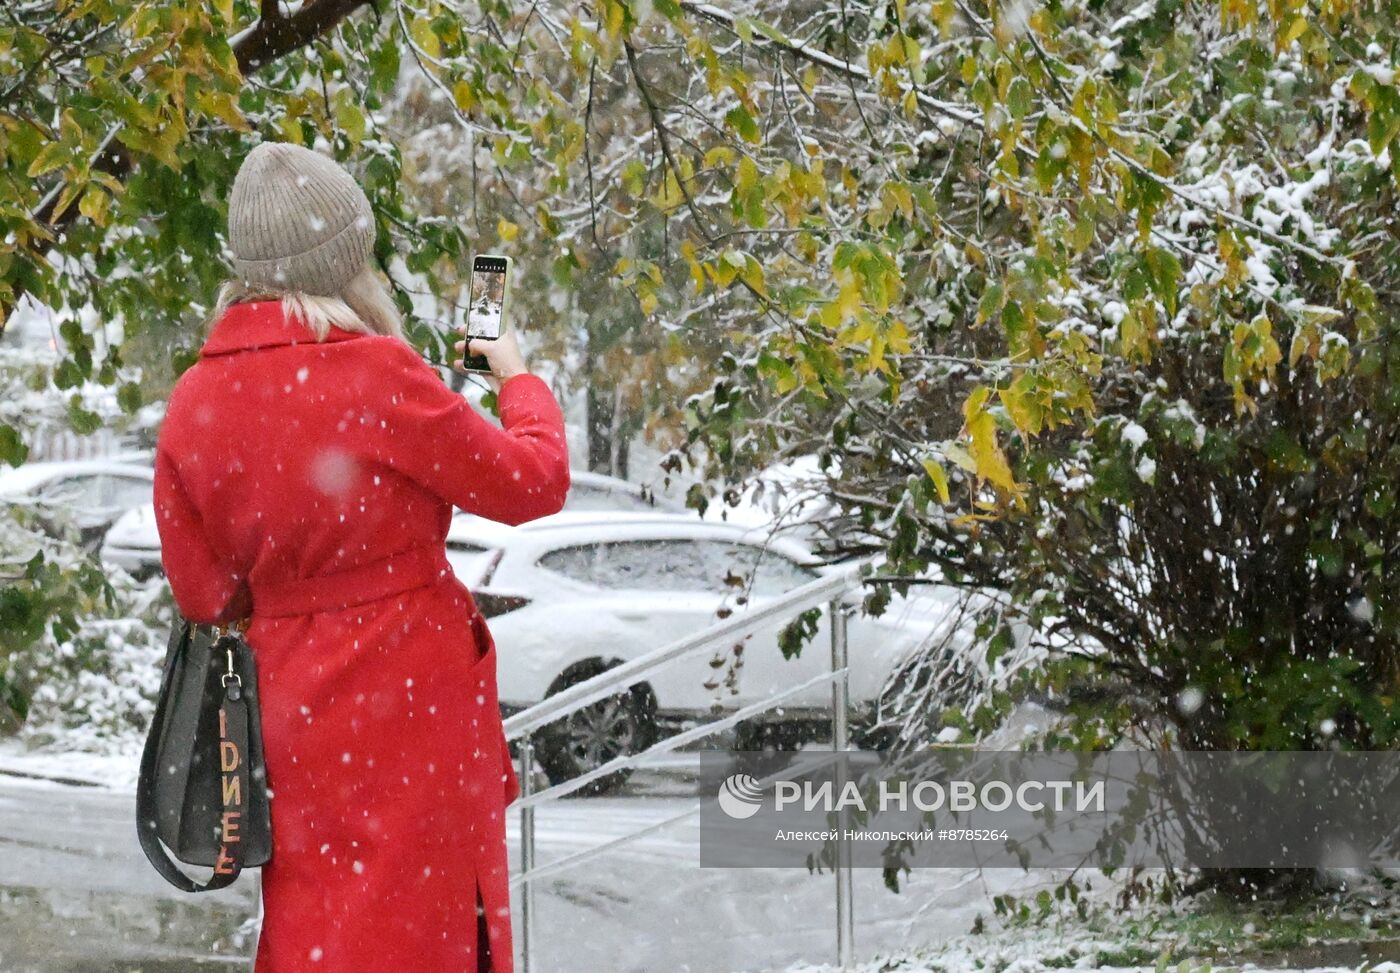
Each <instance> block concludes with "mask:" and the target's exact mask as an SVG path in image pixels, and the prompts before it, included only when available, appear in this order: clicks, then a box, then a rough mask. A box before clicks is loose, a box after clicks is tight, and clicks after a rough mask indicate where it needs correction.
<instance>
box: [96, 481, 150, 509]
mask: <svg viewBox="0 0 1400 973" xmlns="http://www.w3.org/2000/svg"><path fill="white" fill-rule="evenodd" d="M106 479H108V480H109V481H110V482H109V484H108V486H109V488H110V490H111V493H110V501H109V503H107V504H104V505H105V506H111V507H114V508H116V509H117V510H130V509H131V508H132V507H139V506H141V505H142V504H147V503H150V502H151V481H150V480H143V479H141V478H140V477H135V476H112V477H107V478H106Z"/></svg>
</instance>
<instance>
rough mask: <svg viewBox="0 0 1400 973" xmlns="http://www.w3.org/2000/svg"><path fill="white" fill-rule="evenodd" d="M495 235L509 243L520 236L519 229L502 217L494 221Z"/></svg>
mask: <svg viewBox="0 0 1400 973" xmlns="http://www.w3.org/2000/svg"><path fill="white" fill-rule="evenodd" d="M496 235H497V236H499V237H500V238H501V239H502V240H504V241H506V242H507V243H509V242H510V241H511V240H514V239H515V238H516V237H517V236H519V235H520V227H519V226H517V225H516V224H514V223H512V222H511V221H510V220H508V219H506V218H505V217H504V216H503V217H501V218H500V219H498V220H497V221H496Z"/></svg>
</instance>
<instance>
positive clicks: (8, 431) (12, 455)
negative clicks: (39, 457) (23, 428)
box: [0, 423, 29, 466]
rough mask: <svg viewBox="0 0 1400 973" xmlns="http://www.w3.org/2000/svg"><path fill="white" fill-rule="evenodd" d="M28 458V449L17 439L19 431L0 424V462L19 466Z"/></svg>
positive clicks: (22, 441)
mask: <svg viewBox="0 0 1400 973" xmlns="http://www.w3.org/2000/svg"><path fill="white" fill-rule="evenodd" d="M28 456H29V447H28V446H26V445H25V444H24V440H22V439H20V438H19V430H17V429H16V428H15V427H14V426H11V425H7V424H5V423H0V460H4V461H5V462H6V463H9V464H10V465H11V466H19V465H20V464H21V463H23V462H24V461H25V459H26V458H27V457H28Z"/></svg>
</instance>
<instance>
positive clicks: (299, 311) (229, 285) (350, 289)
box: [208, 264, 404, 341]
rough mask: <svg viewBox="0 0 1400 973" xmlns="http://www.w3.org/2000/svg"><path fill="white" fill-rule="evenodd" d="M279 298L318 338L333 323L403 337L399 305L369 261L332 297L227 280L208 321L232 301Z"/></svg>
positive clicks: (346, 328)
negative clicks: (272, 290)
mask: <svg viewBox="0 0 1400 973" xmlns="http://www.w3.org/2000/svg"><path fill="white" fill-rule="evenodd" d="M279 299H280V300H281V301H282V312H283V313H284V314H286V315H287V317H289V318H298V319H300V320H301V321H303V322H305V324H306V326H307V327H309V328H310V329H311V332H312V334H314V335H315V336H316V340H317V341H325V340H326V335H327V334H329V333H330V329H331V326H332V325H334V326H335V327H337V328H340V329H342V330H344V331H355V332H358V333H360V334H375V335H387V336H389V337H391V338H398V339H399V340H400V341H402V340H404V337H403V318H401V317H400V316H399V309H398V307H396V306H395V305H394V299H393V298H392V297H391V296H390V295H389V290H388V288H387V287H385V286H384V284H383V282H382V281H380V279H379V278H378V277H377V276H376V275H375V273H374V270H373V269H372V268H371V267H370V266H369V265H368V264H366V265H365V266H364V267H363V268H362V269H361V270H360V272H359V273H358V274H356V275H355V276H354V277H352V278H350V281H349V282H348V283H347V284H346V285H345V286H344V287H342V288H341V289H340V293H338V294H336V295H335V296H333V297H326V296H322V295H320V294H305V293H303V292H301V291H284V292H281V293H274V292H269V291H268V289H267V288H266V287H255V286H252V285H250V284H248V283H247V282H246V281H242V280H230V281H227V282H225V284H224V286H223V287H221V288H219V297H218V300H216V301H215V302H214V310H213V312H212V313H211V314H210V316H209V322H208V323H209V324H211V325H212V324H213V323H214V322H215V321H217V320H219V318H221V317H223V316H224V312H225V311H227V310H228V309H229V308H230V307H232V306H233V305H235V304H244V303H247V302H249V301H275V300H279Z"/></svg>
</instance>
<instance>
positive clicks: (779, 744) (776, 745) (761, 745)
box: [734, 722, 815, 753]
mask: <svg viewBox="0 0 1400 973" xmlns="http://www.w3.org/2000/svg"><path fill="white" fill-rule="evenodd" d="M814 738H815V735H814V734H813V733H812V732H811V731H810V730H809V729H808V728H806V727H803V726H801V725H800V724H797V723H761V722H745V723H740V724H739V725H738V726H737V727H735V732H734V749H735V750H748V751H760V750H766V751H770V752H779V753H787V752H792V751H795V750H800V749H802V744H804V743H806V742H808V741H810V740H812V739H814Z"/></svg>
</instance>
